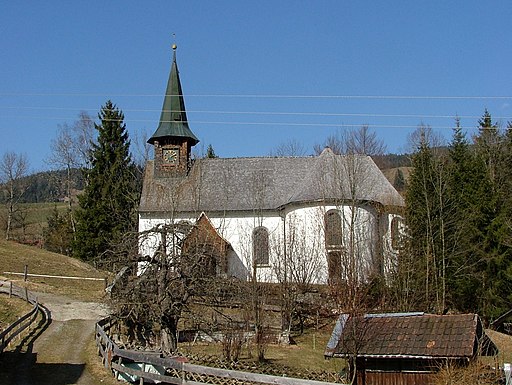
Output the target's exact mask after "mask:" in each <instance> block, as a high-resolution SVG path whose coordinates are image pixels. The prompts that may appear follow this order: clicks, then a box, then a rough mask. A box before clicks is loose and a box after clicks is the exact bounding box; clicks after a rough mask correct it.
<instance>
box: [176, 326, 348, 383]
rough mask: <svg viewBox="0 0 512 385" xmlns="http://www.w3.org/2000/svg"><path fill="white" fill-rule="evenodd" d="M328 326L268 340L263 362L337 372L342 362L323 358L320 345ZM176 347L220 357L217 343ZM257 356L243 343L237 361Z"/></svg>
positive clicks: (328, 334)
mask: <svg viewBox="0 0 512 385" xmlns="http://www.w3.org/2000/svg"><path fill="white" fill-rule="evenodd" d="M331 332H332V328H330V326H327V327H325V328H324V329H322V330H319V331H311V330H310V331H306V332H305V333H304V334H302V335H300V336H296V337H294V344H291V345H277V344H270V345H268V347H267V350H266V353H265V359H266V363H268V364H270V365H275V366H276V367H279V366H284V367H289V368H292V369H295V370H298V371H300V370H310V371H327V372H333V373H339V372H340V371H341V370H342V369H343V367H344V366H345V365H344V361H343V360H340V359H329V360H327V359H325V358H324V349H325V347H326V345H327V341H328V340H329V337H330V334H331ZM179 349H180V350H181V351H183V353H184V354H195V355H198V356H205V355H206V356H214V357H218V358H219V359H221V358H222V344H221V343H195V344H194V343H181V344H180V346H179ZM256 359H257V351H256V346H255V345H254V344H249V345H247V344H244V347H243V349H242V352H241V355H240V362H245V363H250V362H255V361H256Z"/></svg>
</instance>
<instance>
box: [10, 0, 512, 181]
mask: <svg viewBox="0 0 512 385" xmlns="http://www.w3.org/2000/svg"><path fill="white" fill-rule="evenodd" d="M511 16H512V2H510V1H488V2H482V1H428V2H426V1H422V2H416V1H390V2H382V1H343V0H338V1H334V0H332V1H322V0H317V1H298V0H296V1H276V0H272V1H267V0H261V1H244V0H237V1H215V2H214V1H206V0H204V1H108V2H107V1H95V0H89V1H82V2H78V1H46V2H41V1H19V2H15V1H7V0H1V1H0V51H1V55H0V154H3V153H4V152H6V151H15V152H22V153H25V154H27V156H28V158H29V162H30V165H31V169H32V170H34V171H35V170H43V169H47V168H48V166H47V165H46V164H45V163H44V159H45V158H47V157H48V154H49V152H50V142H51V140H52V139H53V138H54V137H55V135H56V131H57V127H58V125H59V124H63V123H73V122H74V121H75V120H76V119H77V116H78V113H79V112H80V111H82V110H85V111H87V112H89V113H90V114H92V115H94V116H96V115H97V112H98V111H99V109H100V107H101V105H102V104H104V103H105V101H107V100H108V99H111V100H112V101H113V102H114V103H115V104H117V106H118V107H119V108H120V109H121V110H123V112H124V114H125V122H126V125H127V127H128V129H129V131H130V133H131V134H132V135H135V133H136V132H138V133H140V132H143V131H146V132H148V133H149V134H151V133H153V132H154V130H155V129H156V127H157V125H158V119H159V116H160V109H161V107H162V100H163V94H164V92H165V86H166V82H167V78H168V75H169V70H170V62H171V58H172V51H171V48H170V47H171V45H172V43H173V42H176V44H178V51H177V56H178V66H179V69H180V76H181V81H182V85H183V92H184V94H185V102H186V107H187V111H188V118H189V121H190V127H191V129H192V131H193V132H194V133H195V135H196V136H197V137H198V138H199V139H200V141H201V142H200V144H199V145H198V146H201V145H203V146H207V145H208V144H212V145H213V147H214V149H215V151H216V153H217V154H218V155H220V156H222V157H239V156H265V155H268V154H269V153H270V151H271V150H272V149H274V148H276V147H277V146H278V145H279V144H280V143H283V142H286V141H288V140H290V139H293V140H297V141H299V142H301V143H303V144H304V147H305V148H306V149H307V150H308V152H312V147H313V145H315V144H320V143H322V142H323V141H324V140H325V138H326V137H327V136H329V135H331V134H333V133H336V132H337V131H339V130H345V129H351V128H352V129H354V128H358V127H360V126H361V125H365V124H367V125H369V126H370V127H371V128H372V129H373V130H374V131H375V132H376V133H377V135H378V136H379V137H380V138H382V139H383V140H384V141H385V143H386V145H387V148H388V151H390V152H404V151H406V150H407V136H408V134H409V133H410V132H411V131H413V130H414V129H415V127H417V126H418V124H420V123H424V124H428V125H430V126H432V127H433V128H434V130H437V131H439V132H440V133H441V134H442V135H444V136H445V137H446V138H447V139H449V138H450V136H451V127H453V125H454V116H455V115H459V116H461V117H462V119H461V121H462V125H463V127H464V128H465V129H466V130H468V131H469V132H471V130H474V128H475V126H476V124H477V120H478V118H479V116H481V115H482V113H483V111H484V108H488V109H489V111H490V112H491V114H492V115H493V117H494V120H497V121H501V122H502V123H503V124H504V125H505V124H506V122H507V121H508V120H512V96H511V95H512V89H511V85H512V71H511V68H512V67H511V65H510V63H511V62H512V34H511V32H510V20H511ZM173 34H175V36H176V38H175V40H173Z"/></svg>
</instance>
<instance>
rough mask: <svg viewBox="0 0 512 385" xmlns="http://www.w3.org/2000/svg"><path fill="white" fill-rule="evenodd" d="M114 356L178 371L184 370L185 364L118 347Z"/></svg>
mask: <svg viewBox="0 0 512 385" xmlns="http://www.w3.org/2000/svg"><path fill="white" fill-rule="evenodd" d="M114 355H116V356H120V357H123V358H128V359H129V360H132V361H134V362H145V363H146V364H153V365H158V366H163V367H164V368H172V369H176V370H183V365H184V364H183V362H180V361H177V360H175V359H172V358H162V357H155V356H154V355H152V354H147V353H144V352H137V351H134V350H126V349H120V348H118V347H117V346H115V347H114Z"/></svg>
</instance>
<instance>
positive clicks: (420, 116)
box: [0, 106, 510, 120]
mask: <svg viewBox="0 0 512 385" xmlns="http://www.w3.org/2000/svg"><path fill="white" fill-rule="evenodd" d="M0 109H6V110H39V111H41V110H43V111H46V110H47V111H96V110H97V109H96V108H70V107H30V106H19V107H16V106H0ZM122 111H123V113H125V112H151V113H155V112H161V111H162V110H161V109H123V110H122ZM164 112H172V111H168V110H164ZM187 113H196V114H212V115H213V114H216V115H275V116H280V115H281V116H317V117H361V118H416V119H455V118H460V119H479V118H481V115H478V116H477V115H457V114H454V115H430V114H373V113H333V112H279V111H222V110H219V111H214V110H187ZM19 117H20V118H23V117H24V116H19ZM27 117H29V116H27ZM493 119H498V120H499V119H510V117H506V116H493Z"/></svg>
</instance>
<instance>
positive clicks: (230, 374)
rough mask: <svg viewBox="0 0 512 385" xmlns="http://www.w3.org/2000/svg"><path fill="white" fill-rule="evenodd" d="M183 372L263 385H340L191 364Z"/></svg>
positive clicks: (185, 365) (185, 366)
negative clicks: (262, 384) (261, 384)
mask: <svg viewBox="0 0 512 385" xmlns="http://www.w3.org/2000/svg"><path fill="white" fill-rule="evenodd" d="M183 370H184V371H185V372H191V373H197V374H206V375H209V376H215V377H222V378H230V379H236V380H242V381H252V382H260V383H264V384H276V385H340V384H338V383H333V382H322V381H314V380H304V379H301V378H292V377H281V376H271V375H269V374H259V373H250V372H239V371H236V370H229V369H219V368H211V367H208V366H201V365H193V364H187V363H184V364H183Z"/></svg>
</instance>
